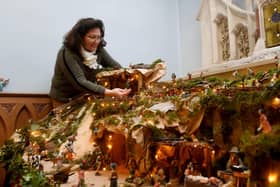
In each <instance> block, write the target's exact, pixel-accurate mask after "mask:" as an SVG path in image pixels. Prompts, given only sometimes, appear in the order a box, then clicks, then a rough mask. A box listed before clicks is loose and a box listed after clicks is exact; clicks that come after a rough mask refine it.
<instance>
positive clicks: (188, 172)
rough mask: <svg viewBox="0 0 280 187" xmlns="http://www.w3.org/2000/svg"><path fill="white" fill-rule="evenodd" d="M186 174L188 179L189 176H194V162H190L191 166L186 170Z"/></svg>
mask: <svg viewBox="0 0 280 187" xmlns="http://www.w3.org/2000/svg"><path fill="white" fill-rule="evenodd" d="M184 174H185V176H186V177H187V176H188V175H192V174H193V164H192V162H189V164H188V165H187V168H186V169H185V172H184Z"/></svg>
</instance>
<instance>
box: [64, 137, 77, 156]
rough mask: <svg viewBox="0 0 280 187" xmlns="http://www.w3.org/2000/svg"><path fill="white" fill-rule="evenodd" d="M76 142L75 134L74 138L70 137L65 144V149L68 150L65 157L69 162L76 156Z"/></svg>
mask: <svg viewBox="0 0 280 187" xmlns="http://www.w3.org/2000/svg"><path fill="white" fill-rule="evenodd" d="M75 140H76V134H73V135H72V136H70V137H68V139H67V142H66V144H65V148H66V153H65V157H66V159H67V160H68V161H72V160H73V155H74V154H75V152H74V147H73V144H74V141H75Z"/></svg>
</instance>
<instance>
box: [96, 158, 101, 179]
mask: <svg viewBox="0 0 280 187" xmlns="http://www.w3.org/2000/svg"><path fill="white" fill-rule="evenodd" d="M95 163H96V166H97V167H96V172H95V175H96V176H100V175H101V174H100V172H99V171H100V170H101V167H102V158H101V155H97V157H96V161H95Z"/></svg>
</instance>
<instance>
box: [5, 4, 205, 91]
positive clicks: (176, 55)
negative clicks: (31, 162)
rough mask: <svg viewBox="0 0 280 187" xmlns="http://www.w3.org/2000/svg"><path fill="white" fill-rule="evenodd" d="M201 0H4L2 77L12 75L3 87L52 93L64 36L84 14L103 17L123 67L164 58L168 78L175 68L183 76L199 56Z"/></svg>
mask: <svg viewBox="0 0 280 187" xmlns="http://www.w3.org/2000/svg"><path fill="white" fill-rule="evenodd" d="M199 5H200V1H197V0H80V1H76V0H59V1H57V0H47V1H46V0H45V1H43V0H27V1H22V0H9V1H4V0H0V28H1V30H0V51H1V53H0V77H5V78H10V83H9V85H8V86H7V87H5V88H4V92H16V93H48V91H49V87H50V81H51V77H52V74H53V68H54V63H55V58H56V54H57V50H58V49H59V48H60V47H61V43H62V39H63V36H64V34H65V33H66V32H67V31H68V30H69V29H70V28H71V27H72V26H73V25H74V24H75V23H76V21H77V20H78V19H80V18H82V17H95V18H99V19H102V20H103V21H104V23H105V40H106V41H107V43H108V45H107V50H108V51H109V52H110V53H111V55H112V56H113V57H114V58H115V59H116V60H118V61H119V62H120V63H121V64H122V65H123V66H124V67H127V66H128V65H129V64H130V63H140V62H143V63H151V62H152V61H154V60H155V59H157V58H162V59H163V60H165V61H166V62H167V69H168V74H167V76H166V77H165V78H164V79H170V75H171V73H173V72H175V73H176V74H177V75H178V77H180V76H181V75H185V73H186V72H187V71H188V70H187V68H193V67H196V66H197V64H198V63H199V58H200V55H199V54H197V53H198V52H197V50H198V51H199V50H200V49H199V40H198V41H197V40H196V37H197V39H198V38H199V34H197V33H196V32H198V31H195V30H194V29H196V28H194V29H193V28H191V27H193V26H194V25H196V24H197V25H198V22H196V21H195V17H196V14H197V12H198V7H199ZM189 22H190V23H189ZM195 27H198V26H195ZM180 29H181V30H180ZM189 33H191V35H190V36H188V34H189ZM185 42H186V43H185ZM190 47H191V49H190ZM181 51H183V52H181ZM186 51H190V52H188V53H185V52H186ZM189 57H190V58H191V60H187V59H188V58H189ZM181 62H184V64H183V65H182V63H181ZM193 64H194V65H193ZM182 68H183V69H182ZM177 72H179V73H177Z"/></svg>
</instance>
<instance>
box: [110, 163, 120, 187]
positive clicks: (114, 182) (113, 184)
mask: <svg viewBox="0 0 280 187" xmlns="http://www.w3.org/2000/svg"><path fill="white" fill-rule="evenodd" d="M111 169H112V172H111V176H110V187H118V173H117V170H116V169H117V164H116V163H111Z"/></svg>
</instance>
